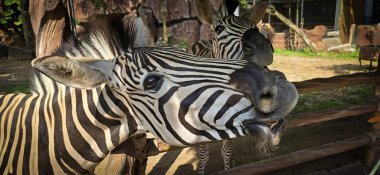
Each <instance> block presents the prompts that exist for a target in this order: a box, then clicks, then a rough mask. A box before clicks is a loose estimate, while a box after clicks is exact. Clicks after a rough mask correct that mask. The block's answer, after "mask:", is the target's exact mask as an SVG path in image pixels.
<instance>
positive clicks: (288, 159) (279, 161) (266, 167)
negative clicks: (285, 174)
mask: <svg viewBox="0 0 380 175" xmlns="http://www.w3.org/2000/svg"><path fill="white" fill-rule="evenodd" d="M375 138H377V139H378V136H376V135H375V134H373V133H366V134H362V135H359V136H355V137H351V138H348V139H344V140H341V141H337V142H332V143H328V144H324V145H320V146H316V147H312V148H308V149H304V150H300V151H296V152H292V153H289V154H285V155H281V156H277V157H273V158H271V159H267V160H263V161H258V162H254V163H250V164H246V165H242V166H237V167H234V168H231V169H228V170H224V171H219V172H216V173H213V174H214V175H222V174H239V175H255V174H264V173H268V172H273V171H276V170H280V169H283V168H287V167H291V166H294V165H298V164H300V163H303V162H307V161H311V160H315V159H319V158H322V157H326V156H329V155H334V154H338V153H342V152H346V151H349V150H352V149H355V148H359V147H362V146H366V145H369V144H372V143H374V142H375V141H376V139H375Z"/></svg>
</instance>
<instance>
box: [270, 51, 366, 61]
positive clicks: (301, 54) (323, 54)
mask: <svg viewBox="0 0 380 175" xmlns="http://www.w3.org/2000/svg"><path fill="white" fill-rule="evenodd" d="M274 54H275V55H278V56H297V57H311V58H316V57H318V58H335V59H337V58H338V59H358V58H359V52H358V51H356V52H352V53H336V52H317V53H313V52H311V51H310V50H309V49H305V50H303V51H290V50H283V49H274Z"/></svg>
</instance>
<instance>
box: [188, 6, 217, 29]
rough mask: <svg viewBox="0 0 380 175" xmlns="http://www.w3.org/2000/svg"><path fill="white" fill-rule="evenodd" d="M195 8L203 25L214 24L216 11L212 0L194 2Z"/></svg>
mask: <svg viewBox="0 0 380 175" xmlns="http://www.w3.org/2000/svg"><path fill="white" fill-rule="evenodd" d="M193 7H194V10H195V13H196V14H197V17H198V19H199V20H200V21H201V22H202V23H205V24H209V25H212V24H213V22H214V18H215V11H214V8H213V6H212V4H211V2H210V0H193Z"/></svg>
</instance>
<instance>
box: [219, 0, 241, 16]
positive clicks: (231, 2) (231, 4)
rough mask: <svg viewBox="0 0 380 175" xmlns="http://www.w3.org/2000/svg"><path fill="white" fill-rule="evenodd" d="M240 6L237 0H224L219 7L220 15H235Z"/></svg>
mask: <svg viewBox="0 0 380 175" xmlns="http://www.w3.org/2000/svg"><path fill="white" fill-rule="evenodd" d="M238 6H239V2H238V1H237V0H224V1H223V3H222V4H220V7H219V16H220V17H222V16H229V15H234V12H235V10H236V8H237V7H238Z"/></svg>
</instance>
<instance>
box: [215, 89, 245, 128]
mask: <svg viewBox="0 0 380 175" xmlns="http://www.w3.org/2000/svg"><path fill="white" fill-rule="evenodd" d="M242 97H243V96H241V95H237V94H234V95H232V96H230V97H229V98H228V100H227V101H226V103H225V104H224V105H223V107H222V108H221V110H219V111H218V113H217V114H216V116H215V118H214V122H215V123H216V121H217V120H219V119H220V118H222V117H223V115H224V114H225V113H226V112H227V111H228V110H229V109H230V108H231V107H233V106H235V105H236V104H237V103H238V102H239V101H240V99H241V98H242Z"/></svg>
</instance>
